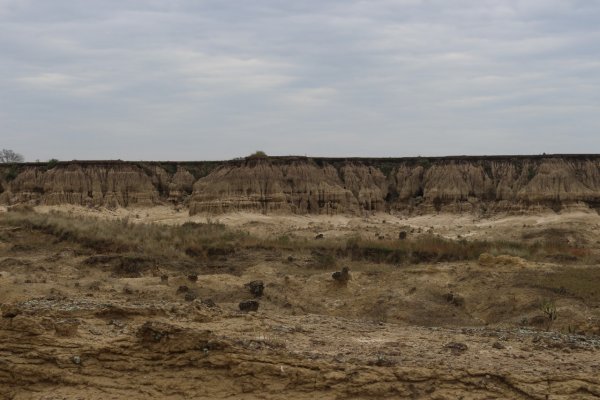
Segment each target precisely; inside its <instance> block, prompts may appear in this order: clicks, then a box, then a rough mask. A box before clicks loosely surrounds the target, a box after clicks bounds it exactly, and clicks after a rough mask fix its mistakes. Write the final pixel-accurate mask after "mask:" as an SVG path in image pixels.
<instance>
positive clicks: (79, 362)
mask: <svg viewBox="0 0 600 400" xmlns="http://www.w3.org/2000/svg"><path fill="white" fill-rule="evenodd" d="M71 361H73V364H77V365H79V364H81V357H79V356H73V358H71Z"/></svg>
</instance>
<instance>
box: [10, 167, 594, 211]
mask: <svg viewBox="0 0 600 400" xmlns="http://www.w3.org/2000/svg"><path fill="white" fill-rule="evenodd" d="M23 202H29V203H35V204H48V205H56V204H63V203H65V204H79V205H112V206H123V207H127V206H133V205H153V204H160V203H165V202H172V203H178V204H184V205H188V206H189V209H190V213H191V214H195V213H202V212H210V213H223V212H229V211H253V212H262V213H299V214H307V213H310V214H339V213H351V214H359V213H362V212H373V211H405V212H433V211H450V212H479V211H490V212H494V211H507V210H527V209H532V208H535V209H539V208H551V209H554V210H559V209H561V208H562V207H568V206H572V205H577V206H579V207H581V206H587V207H592V208H599V207H600V156H594V155H590V156H532V157H525V156H518V157H448V158H443V157H442V158H432V159H425V158H412V159H309V158H302V157H271V158H265V159H248V160H235V161H228V162H221V163H215V162H211V163H129V162H91V161H89V162H76V161H74V162H68V163H59V164H57V165H44V164H22V165H17V166H4V167H0V203H2V204H15V203H23Z"/></svg>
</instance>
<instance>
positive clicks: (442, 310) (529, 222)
mask: <svg viewBox="0 0 600 400" xmlns="http://www.w3.org/2000/svg"><path fill="white" fill-rule="evenodd" d="M57 210H60V211H61V212H62V213H63V214H62V215H64V217H65V218H68V219H71V220H72V219H73V218H75V219H77V218H88V217H96V218H98V221H99V223H100V221H104V220H112V219H123V218H127V219H128V220H129V221H130V222H133V223H156V224H164V225H181V224H183V223H185V222H189V221H193V222H197V223H206V222H207V221H209V222H215V221H216V220H217V219H218V222H219V223H222V224H225V225H226V226H227V227H228V229H235V230H241V231H243V232H246V233H247V234H248V235H250V236H252V237H257V238H264V239H277V240H281V241H282V242H285V243H287V244H286V245H285V246H281V247H273V246H265V247H264V248H261V246H255V247H252V248H237V249H234V251H232V252H229V253H227V254H218V253H217V254H212V255H211V256H210V257H208V258H197V259H194V258H193V255H192V258H191V260H192V261H189V260H188V261H186V262H182V261H179V260H169V259H165V258H161V257H156V256H149V255H148V254H145V253H144V252H138V253H136V252H131V251H128V252H126V253H124V252H122V251H119V250H118V249H111V248H110V247H109V248H106V249H104V250H103V251H98V250H97V249H91V248H90V247H89V246H86V245H85V244H84V243H82V242H78V241H76V240H73V239H72V238H71V237H69V236H68V235H62V236H61V235H58V234H56V232H45V231H43V230H40V229H33V228H31V226H28V225H27V224H14V223H5V222H4V221H8V217H7V216H8V214H10V213H3V212H2V211H0V304H1V311H2V318H0V399H121V398H129V399H142V398H145V399H147V398H157V399H162V398H165V399H192V398H193V399H213V398H244V399H279V398H290V399H303V398H310V399H314V398H319V399H342V398H343V399H347V398H351V399H373V398H381V399H385V398H389V399H396V398H423V399H460V398H462V399H490V398H499V399H588V398H597V397H600V374H598V371H600V337H599V336H598V335H599V334H600V308H599V306H600V286H598V282H600V269H598V265H597V263H596V261H595V260H596V258H595V256H596V255H597V251H598V248H599V247H600V246H598V240H600V216H598V215H597V214H595V213H588V212H578V211H576V212H570V213H564V214H545V215H526V216H503V217H495V218H493V219H475V218H473V217H472V216H468V215H446V214H440V215H427V216H419V217H412V218H405V217H400V216H391V215H384V214H378V215H372V216H369V217H362V218H356V217H341V216H340V217H315V216H312V217H304V216H270V215H267V216H265V215H257V214H230V215H225V216H221V217H218V218H216V217H214V216H213V217H209V216H194V217H189V216H187V214H186V213H184V212H178V211H177V210H175V209H172V208H169V207H154V208H147V209H127V210H125V209H117V210H112V211H111V210H106V209H98V210H95V209H87V208H77V207H59V208H50V207H39V208H37V209H36V211H37V212H38V213H49V212H56V211H57ZM400 232H406V234H407V238H406V239H400V238H399V234H400ZM319 234H322V235H323V239H317V236H318V235H319ZM421 234H435V235H439V236H441V237H444V238H448V239H452V240H459V241H460V240H465V241H470V240H476V239H477V240H507V241H508V240H511V241H522V242H527V243H535V242H536V241H545V242H549V243H554V242H556V243H567V244H569V246H572V248H573V249H578V250H581V252H572V254H574V255H573V256H572V257H571V256H569V257H563V258H562V259H561V257H558V259H544V260H537V261H532V260H528V259H527V257H526V255H524V254H493V255H490V254H485V255H483V256H481V257H480V258H479V259H473V260H463V261H457V262H433V263H428V262H421V263H418V264H406V263H388V262H381V263H377V262H373V261H369V260H365V259H353V258H352V257H336V258H335V259H334V260H333V261H332V264H324V263H319V262H316V261H318V260H316V259H318V257H319V255H318V254H315V252H314V251H311V249H310V248H307V247H306V246H304V245H303V246H298V247H297V248H296V247H294V246H293V244H294V243H306V242H307V241H308V242H309V243H312V241H320V240H325V241H327V240H333V241H335V240H340V241H345V240H347V239H348V238H352V237H356V236H357V235H358V236H362V237H366V238H369V239H374V240H382V241H393V240H413V239H414V238H416V237H418V236H419V235H421ZM290 243H291V244H292V245H290ZM570 248H571V247H570ZM569 254H571V253H569ZM194 260H195V261H194ZM344 266H345V267H348V268H349V270H350V279H349V280H348V281H347V282H340V281H336V280H335V279H333V278H332V273H333V272H335V271H338V270H341V268H342V267H344ZM194 276H197V280H196V279H194ZM257 280H260V281H262V282H263V283H264V292H263V294H262V296H260V297H256V296H255V295H253V294H252V293H251V292H250V290H249V287H248V286H247V284H248V283H249V282H251V281H257ZM248 300H254V301H257V302H258V303H259V308H258V311H251V312H243V311H240V309H239V303H240V302H243V301H248ZM547 311H553V312H554V317H552V316H551V315H550V314H548V313H547Z"/></svg>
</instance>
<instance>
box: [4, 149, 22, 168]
mask: <svg viewBox="0 0 600 400" xmlns="http://www.w3.org/2000/svg"><path fill="white" fill-rule="evenodd" d="M23 161H25V158H24V157H23V156H22V155H21V154H19V153H15V152H14V151H12V150H9V149H2V150H0V163H2V164H12V163H22V162H23Z"/></svg>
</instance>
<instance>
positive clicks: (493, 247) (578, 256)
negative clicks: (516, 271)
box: [2, 212, 592, 268]
mask: <svg viewBox="0 0 600 400" xmlns="http://www.w3.org/2000/svg"><path fill="white" fill-rule="evenodd" d="M2 223H3V224H5V225H12V226H19V227H24V228H28V229H32V230H37V231H41V232H44V233H46V234H50V235H53V236H55V237H56V238H57V239H59V240H61V241H67V242H73V243H78V244H80V245H82V246H84V247H87V248H90V249H92V250H94V251H96V252H102V253H130V254H139V253H144V255H145V256H146V257H156V258H159V259H169V260H182V259H186V260H189V261H190V260H199V259H200V260H206V259H212V258H218V257H222V256H226V255H229V254H232V253H235V252H236V251H237V250H239V249H254V250H286V251H291V252H311V253H312V254H313V257H314V258H315V266H316V267H319V268H333V267H335V266H336V261H337V259H339V258H345V257H346V258H351V259H353V260H358V261H361V260H366V261H370V262H375V263H389V264H416V263H423V262H426V263H432V262H440V261H461V260H477V259H479V257H480V256H481V255H482V254H484V253H489V254H491V255H493V256H496V255H505V257H506V255H508V256H513V257H517V256H518V257H521V258H523V259H527V260H549V259H550V260H560V261H579V260H586V261H587V262H589V261H590V257H591V256H592V255H591V252H590V251H589V250H588V249H584V248H579V247H569V245H568V244H565V243H562V244H557V243H554V242H536V243H533V244H527V243H521V242H508V241H467V240H450V239H445V238H442V237H440V236H436V235H433V234H430V235H421V236H417V237H415V238H412V239H410V240H369V239H363V238H360V237H355V238H351V239H348V240H346V241H344V240H340V239H335V238H325V239H321V240H310V241H308V240H299V239H296V238H294V237H292V236H285V237H276V238H272V239H264V238H259V237H256V236H252V235H250V234H248V233H247V232H242V231H237V230H233V229H230V228H227V227H226V226H225V225H223V224H221V223H218V222H212V221H209V222H208V223H194V222H187V223H185V224H183V225H181V226H166V225H161V224H140V223H131V222H129V221H128V220H126V219H124V220H118V221H104V220H99V219H96V218H81V217H72V216H68V215H66V214H61V213H50V214H36V213H31V212H13V213H7V214H6V216H5V218H3V220H2Z"/></svg>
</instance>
